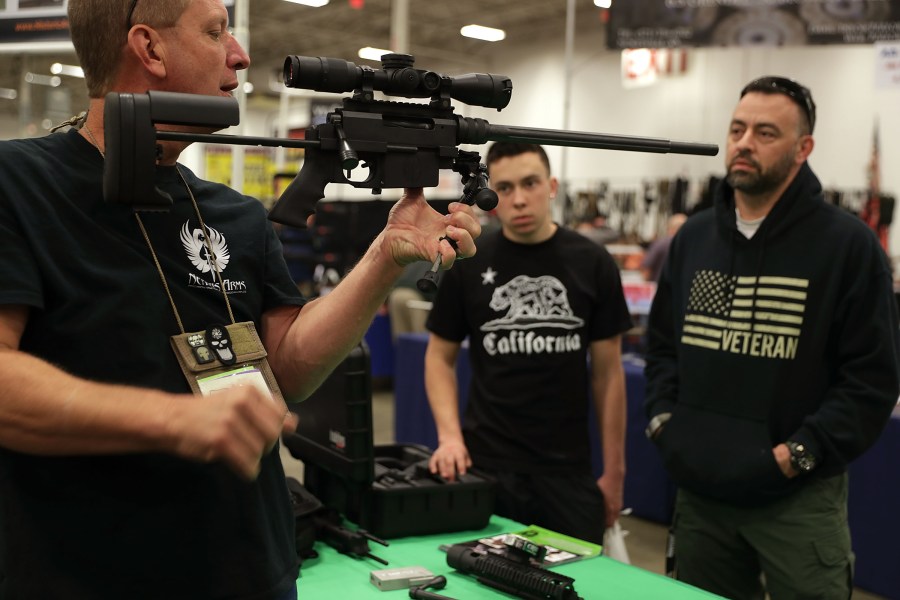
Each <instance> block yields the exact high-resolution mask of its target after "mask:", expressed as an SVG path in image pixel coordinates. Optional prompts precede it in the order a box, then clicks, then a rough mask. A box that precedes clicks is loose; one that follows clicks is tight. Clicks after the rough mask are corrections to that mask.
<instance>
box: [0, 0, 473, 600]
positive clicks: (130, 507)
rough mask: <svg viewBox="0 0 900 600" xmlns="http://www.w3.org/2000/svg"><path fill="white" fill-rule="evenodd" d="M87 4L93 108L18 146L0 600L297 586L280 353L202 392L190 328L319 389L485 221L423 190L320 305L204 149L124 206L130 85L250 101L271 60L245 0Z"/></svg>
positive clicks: (219, 593)
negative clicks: (115, 108)
mask: <svg viewBox="0 0 900 600" xmlns="http://www.w3.org/2000/svg"><path fill="white" fill-rule="evenodd" d="M68 17H69V25H70V29H71V34H72V39H73V42H74V44H75V48H76V51H77V52H78V56H79V59H80V61H81V65H82V67H83V68H84V71H85V82H86V84H87V87H88V91H89V95H90V110H89V113H88V114H87V115H86V118H85V117H82V118H75V119H73V120H72V121H70V123H74V124H75V125H76V128H73V129H70V130H68V131H67V132H63V133H54V134H51V135H48V136H45V137H42V138H34V139H24V140H11V141H3V142H0V238H2V240H3V244H2V247H0V275H2V279H3V285H2V287H0V356H2V360H0V380H2V381H3V385H2V386H0V481H2V482H3V491H2V493H0V598H4V599H10V600H12V599H16V600H31V599H35V600H37V599H46V598H66V599H67V600H88V599H90V600H97V599H105V598H109V599H116V600H118V599H122V598H129V599H148V600H150V599H152V600H158V599H160V598H166V599H169V600H171V599H185V600H187V599H190V600H197V599H200V598H203V599H206V600H211V599H213V600H214V599H225V598H228V599H230V600H234V599H251V598H252V599H254V600H287V599H291V600H295V599H296V597H297V590H296V581H297V576H298V560H297V554H296V548H295V541H294V528H295V524H294V514H293V509H292V506H291V501H290V498H289V495H288V490H287V486H286V482H285V476H284V470H283V468H282V464H281V460H280V457H279V452H278V448H277V446H278V440H279V436H280V435H281V433H282V432H283V431H292V430H293V429H294V427H295V426H296V422H297V421H296V418H295V417H294V416H293V414H292V413H291V412H290V411H288V410H287V407H286V406H285V404H284V402H283V401H279V400H278V398H279V396H278V394H277V390H276V387H275V386H273V385H272V384H271V383H270V382H269V381H268V380H264V378H263V377H262V373H263V372H264V369H265V364H266V363H265V362H263V360H262V359H259V358H258V357H257V359H254V360H253V364H254V366H255V367H256V368H257V370H256V372H255V374H254V372H253V371H249V370H243V369H239V368H236V370H234V371H230V372H229V373H230V375H231V377H228V378H225V379H228V380H231V381H236V382H238V384H237V385H235V386H232V387H226V386H223V387H225V389H222V390H221V391H217V392H216V393H215V394H212V395H202V394H196V395H194V394H192V393H190V392H191V389H192V385H194V384H195V383H197V382H196V381H195V380H192V379H191V378H196V375H195V372H193V371H191V370H190V369H192V368H193V366H191V365H193V363H194V362H195V361H194V359H192V358H186V357H190V356H191V351H190V350H188V354H187V355H185V354H178V357H176V353H175V352H174V351H173V347H172V344H170V342H174V343H175V345H176V346H177V344H178V340H181V339H185V338H183V337H182V336H181V335H180V334H181V333H189V334H191V336H190V337H189V338H187V339H189V340H190V344H191V347H192V348H195V349H196V351H195V352H194V353H193V356H194V358H195V359H196V362H197V363H200V362H202V361H206V362H208V361H209V360H216V361H219V362H218V363H216V364H221V365H223V368H227V365H228V361H233V359H234V358H235V353H240V352H241V351H240V350H237V348H238V347H239V346H240V347H241V348H243V347H248V348H251V349H253V351H254V353H255V354H262V355H266V354H267V356H268V361H267V362H268V365H269V366H270V368H271V371H272V372H274V377H275V379H276V380H277V383H278V386H280V389H281V391H283V392H284V396H285V397H286V398H287V399H289V400H291V399H292V400H302V399H303V398H305V397H307V396H308V395H309V394H310V393H311V392H312V391H313V390H314V389H315V388H316V387H317V386H318V385H319V384H320V383H321V382H322V380H323V379H324V378H325V377H326V376H327V375H328V374H329V372H330V371H331V370H332V369H333V368H334V367H335V366H336V365H337V364H338V363H339V362H340V361H341V360H343V358H344V357H345V356H346V354H347V353H348V351H349V350H350V349H351V348H353V347H354V346H355V345H356V344H357V343H358V341H359V340H360V339H361V338H362V336H363V334H364V333H365V331H366V328H367V327H368V325H369V323H370V322H371V320H372V318H373V315H374V313H375V310H376V309H377V308H378V307H379V306H381V305H382V303H383V302H384V300H385V298H386V296H387V293H388V291H389V290H390V289H391V286H392V285H393V283H394V281H395V280H396V279H397V278H398V277H399V276H400V273H401V272H402V270H403V268H404V266H405V265H406V264H408V263H410V262H413V261H418V260H426V261H429V264H430V261H432V260H433V259H434V257H435V255H436V254H440V256H441V257H442V262H443V266H444V267H445V268H447V267H449V266H450V265H452V264H453V262H454V260H455V259H456V257H457V252H459V256H462V257H467V256H471V255H473V254H474V252H475V245H474V241H473V238H474V237H476V236H477V235H478V232H479V226H478V224H477V222H476V221H475V219H474V215H473V213H472V210H471V208H470V207H467V206H465V205H462V204H457V205H451V206H450V214H448V215H442V214H439V213H438V212H436V211H434V210H433V209H432V208H431V207H429V206H428V204H427V203H426V201H425V198H424V197H423V196H422V193H421V191H420V190H408V191H407V193H406V194H405V196H404V197H403V198H402V199H401V200H399V201H398V203H397V204H396V205H395V206H394V208H393V211H392V213H391V216H390V217H389V219H388V223H387V225H386V226H385V228H384V229H383V231H382V232H381V234H380V235H379V236H378V238H377V239H376V240H375V241H374V242H373V243H372V245H371V247H370V248H369V251H368V252H367V253H366V254H365V256H364V257H363V258H362V259H361V260H360V261H359V263H358V264H357V266H356V268H355V269H354V270H353V271H352V272H351V273H350V274H349V275H348V276H347V277H345V278H344V280H343V281H342V282H341V284H340V285H338V286H337V288H336V289H335V290H334V291H332V293H331V294H329V295H328V296H327V297H323V298H320V299H316V300H313V301H310V302H304V299H303V298H302V297H301V296H300V294H299V292H298V290H297V287H296V286H295V285H294V282H293V281H292V280H291V277H290V274H289V272H288V269H287V266H286V264H285V261H284V257H283V254H282V248H281V244H280V243H279V242H278V239H277V236H276V234H275V231H274V229H273V227H272V224H271V223H270V222H269V221H268V220H267V219H266V214H265V209H264V208H263V205H262V204H261V203H260V202H258V201H257V200H255V199H252V198H248V197H246V196H243V195H241V194H240V193H238V192H236V191H234V190H231V189H229V188H227V187H226V186H223V185H219V184H214V183H211V182H208V181H203V180H201V179H199V178H197V177H196V176H195V175H194V174H193V173H192V172H191V171H190V170H189V169H188V168H187V167H185V166H184V165H181V164H178V163H177V159H178V156H179V154H180V152H181V151H182V150H183V149H184V146H185V145H186V144H182V143H179V142H171V141H168V142H160V144H159V146H160V150H159V159H158V164H157V165H156V166H155V167H154V166H153V165H147V166H148V168H155V171H156V180H155V184H156V185H157V186H158V187H159V188H160V189H162V190H164V191H165V192H167V193H169V194H170V195H171V196H172V197H173V199H174V203H173V205H172V206H171V207H170V209H169V210H168V211H166V212H135V210H134V209H133V208H132V207H131V206H128V205H125V204H117V203H112V202H106V201H104V198H103V193H102V188H103V173H104V160H105V158H106V155H105V153H106V151H107V148H108V145H107V143H106V142H107V139H106V137H105V136H104V128H103V116H104V98H105V97H106V94H107V92H120V93H129V94H144V93H145V92H147V91H148V90H166V91H171V92H186V93H195V94H205V95H212V96H222V97H229V96H231V93H232V91H233V90H234V89H235V88H236V87H237V85H238V78H237V72H238V71H239V70H241V69H246V68H247V67H248V65H249V64H250V59H249V57H248V56H247V54H246V53H245V52H244V50H243V48H241V46H240V44H239V43H238V42H237V41H236V40H235V38H234V37H232V35H231V33H230V30H229V28H228V12H227V10H226V8H225V6H224V5H223V2H222V0H153V1H150V0H131V1H124V2H123V1H121V0H69V2H68ZM180 129H181V130H182V131H184V130H187V128H186V127H182V128H180ZM194 131H196V130H194ZM443 236H447V237H448V238H449V239H451V240H453V241H454V242H455V243H456V246H457V247H458V250H454V248H453V247H451V245H450V244H449V243H448V242H447V241H446V240H442V241H439V239H440V238H441V237H443ZM231 323H238V324H240V329H239V330H237V331H239V333H240V334H241V336H242V337H241V338H240V339H234V338H232V339H231V340H230V341H231V342H233V344H232V345H229V344H228V343H227V342H228V341H229V336H228V335H225V333H227V331H228V329H227V327H228V324H231ZM253 331H258V334H259V338H261V341H262V344H261V345H260V344H259V343H258V342H255V341H254V338H253V335H252V332H253ZM243 332H246V334H245V333H243ZM170 338H172V339H170ZM195 342H196V344H195ZM184 347H185V348H186V347H187V346H184ZM201 349H202V351H201ZM213 354H215V356H216V357H217V358H211V356H212V355H213ZM242 360H243V359H242ZM180 363H185V364H186V365H188V366H187V367H185V370H184V371H183V370H182V368H181V366H180ZM240 366H243V365H242V363H237V364H236V367H240ZM257 384H260V386H261V387H258V386H257ZM197 385H199V383H198V384H197Z"/></svg>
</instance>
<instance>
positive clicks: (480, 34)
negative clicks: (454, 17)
mask: <svg viewBox="0 0 900 600" xmlns="http://www.w3.org/2000/svg"><path fill="white" fill-rule="evenodd" d="M459 32H460V33H461V34H463V35H464V36H466V37H470V38H475V39H476V40H484V41H486V42H499V41H500V40H502V39H504V38H505V37H506V32H505V31H503V30H502V29H494V28H493V27H484V26H482V25H466V26H465V27H463V28H462V29H460V30H459Z"/></svg>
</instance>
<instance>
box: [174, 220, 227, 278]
mask: <svg viewBox="0 0 900 600" xmlns="http://www.w3.org/2000/svg"><path fill="white" fill-rule="evenodd" d="M206 230H207V231H208V232H209V234H208V240H209V243H208V244H207V236H205V235H204V234H203V230H202V229H194V230H191V228H190V227H189V226H188V222H187V221H185V223H184V226H183V227H182V228H181V245H182V246H184V250H185V252H187V255H188V258H189V259H190V260H191V264H193V265H194V267H196V268H197V270H198V271H200V272H201V273H212V276H213V281H215V278H216V271H218V272H220V273H221V272H222V271H224V270H225V268H226V267H227V266H228V261H229V260H230V259H231V253H230V252H229V251H228V244H226V243H225V236H224V235H222V234H221V233H219V232H218V231H216V230H215V229H213V228H212V227H208V226H207V227H206ZM210 250H211V251H212V254H211V255H210Z"/></svg>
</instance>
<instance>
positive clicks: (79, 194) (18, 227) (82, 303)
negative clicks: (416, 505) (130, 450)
mask: <svg viewBox="0 0 900 600" xmlns="http://www.w3.org/2000/svg"><path fill="white" fill-rule="evenodd" d="M179 169H180V170H181V172H182V173H183V174H184V176H185V178H186V180H187V182H188V184H189V186H190V189H191V191H192V192H193V194H194V196H195V198H196V200H197V203H198V205H199V210H200V214H201V216H202V217H203V221H204V223H205V225H206V227H207V231H208V232H209V234H208V235H209V238H210V242H211V244H212V247H213V251H214V253H215V260H217V261H218V267H219V269H220V271H221V275H222V279H223V282H224V287H225V289H226V291H227V292H228V297H229V300H230V303H231V307H232V309H233V311H234V318H235V320H237V321H254V322H255V323H256V324H257V326H259V322H260V318H261V316H262V314H263V312H265V311H266V310H268V309H271V308H274V307H277V306H281V305H285V304H290V305H299V304H302V302H303V300H302V298H300V296H299V293H298V292H297V289H296V286H295V285H294V283H293V282H292V281H291V278H290V276H289V274H288V271H287V268H286V266H285V264H284V259H283V256H282V249H281V244H280V242H279V241H278V238H277V236H276V235H275V233H274V231H273V228H272V227H271V224H269V223H268V222H267V221H266V215H265V209H264V207H263V206H262V205H261V204H260V203H259V202H257V201H256V200H254V199H252V198H249V197H245V196H242V195H240V194H238V193H237V192H234V191H233V190H230V189H229V188H227V187H225V186H221V185H218V184H213V183H209V182H204V181H201V180H199V179H197V178H196V177H195V176H194V175H193V173H191V172H190V171H189V170H188V169H186V168H185V167H183V166H180V167H179ZM102 173H103V160H102V158H101V156H100V155H99V153H98V152H97V150H96V149H95V148H94V147H92V146H91V145H90V144H88V143H87V142H86V141H85V140H84V139H83V138H82V137H81V136H79V135H78V134H77V133H76V132H74V131H70V132H68V133H65V134H53V135H50V136H47V137H44V138H39V139H31V140H15V141H10V142H0V238H2V240H3V243H2V245H0V280H2V281H3V285H2V286H0V304H7V305H16V304H18V305H25V306H28V307H29V308H30V314H29V319H28V323H27V326H26V329H25V331H24V334H23V336H22V339H21V345H20V348H21V350H22V351H24V352H27V353H30V354H33V355H35V356H38V357H41V358H43V359H45V360H47V361H48V362H51V363H53V364H55V365H58V366H60V367H61V368H63V369H65V370H66V371H68V372H70V373H72V374H74V375H77V376H79V377H84V378H88V379H92V380H98V381H105V382H112V383H122V384H127V385H134V386H141V387H150V388H156V389H162V390H168V391H171V392H189V388H188V386H187V383H186V382H185V380H184V376H183V374H182V373H181V370H180V369H179V367H178V364H177V361H176V360H175V356H174V354H173V351H172V349H171V347H170V345H169V337H170V336H171V335H174V334H177V333H179V329H178V325H177V321H176V319H175V317H174V314H173V310H172V307H171V304H170V302H169V298H168V296H167V295H166V291H165V289H164V287H163V284H162V282H161V280H160V275H159V272H158V271H157V269H156V267H155V266H154V263H153V259H152V257H151V254H150V250H149V248H148V244H147V242H146V241H145V239H144V237H143V235H142V233H141V231H140V229H139V227H138V223H137V220H136V219H135V216H134V211H133V210H132V209H131V207H129V206H126V205H112V204H108V203H106V202H104V200H103V198H102V193H101V190H102ZM157 185H158V187H160V189H162V190H164V191H166V192H168V193H169V194H171V195H172V197H173V199H174V204H173V206H172V208H171V209H170V210H168V211H165V212H155V213H142V214H141V219H142V221H143V223H144V225H145V227H146V230H147V235H148V237H149V239H150V242H151V244H152V246H153V250H154V251H155V253H156V255H157V257H158V258H159V261H160V264H161V266H162V270H163V272H164V273H165V277H166V282H167V284H168V287H169V290H170V291H171V294H172V297H173V299H174V303H175V305H176V307H177V309H178V312H179V314H180V317H181V319H182V321H183V324H184V327H185V329H186V330H187V331H196V330H202V329H206V327H207V326H208V325H211V324H214V323H222V324H226V323H228V322H230V319H229V316H228V312H227V309H226V305H225V300H224V298H223V295H222V292H221V289H220V288H221V286H220V285H219V283H218V281H217V279H216V276H215V271H214V269H213V268H212V260H211V259H210V257H209V254H208V252H207V250H206V247H205V244H204V243H203V234H202V233H201V232H202V229H201V226H200V224H199V222H198V219H197V216H196V213H195V210H194V207H193V205H192V203H191V201H190V198H189V195H188V191H187V189H186V188H185V184H184V182H182V180H181V177H180V176H179V174H178V172H177V171H176V169H175V167H167V168H166V167H163V168H158V169H157ZM59 392H60V393H61V394H62V393H65V390H60V391H59ZM0 485H2V490H3V491H2V493H0V597H3V598H6V597H9V598H51V597H65V598H106V597H109V598H191V599H196V598H244V599H250V598H253V599H256V598H259V599H263V598H270V597H273V596H274V595H275V594H277V593H278V592H280V591H282V590H284V589H286V588H287V586H288V585H291V584H292V582H293V580H294V579H296V577H297V564H296V554H295V552H294V540H293V533H294V532H293V513H292V510H291V507H290V501H289V498H288V495H287V489H286V486H285V482H284V471H283V469H282V465H281V461H280V458H279V455H278V451H277V449H276V450H275V451H273V452H272V453H271V454H269V455H268V456H267V457H266V458H265V459H264V461H263V465H262V472H261V473H260V475H259V477H258V478H257V479H256V480H255V481H253V482H249V483H248V482H245V481H243V480H242V479H240V478H239V477H238V476H237V475H235V474H233V473H232V472H231V471H230V470H229V469H228V468H227V467H225V466H224V465H221V464H200V463H194V462H191V461H185V460H182V459H179V458H177V457H175V456H170V455H162V454H152V453H143V454H134V455H123V456H84V457H80V456H72V457H58V456H37V455H27V454H22V453H18V452H14V451H12V450H8V449H3V448H0Z"/></svg>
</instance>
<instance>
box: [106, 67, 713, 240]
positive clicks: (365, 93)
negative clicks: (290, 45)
mask: <svg viewBox="0 0 900 600" xmlns="http://www.w3.org/2000/svg"><path fill="white" fill-rule="evenodd" d="M381 63H382V68H381V69H380V70H377V69H372V68H370V67H365V66H357V65H356V64H354V63H352V62H348V61H345V60H341V59H338V58H324V57H309V56H288V57H287V58H286V59H285V63H284V83H285V85H286V86H288V87H291V88H301V89H309V90H314V91H319V92H334V93H345V92H353V94H352V96H350V97H347V98H343V99H342V106H341V107H340V108H336V109H334V111H333V112H330V113H329V114H328V115H327V117H326V120H325V122H324V123H321V124H318V125H314V126H311V127H309V128H307V129H306V131H305V139H282V138H266V137H251V136H234V135H224V134H212V133H194V132H192V131H171V130H157V129H155V127H154V125H156V124H166V125H176V126H180V127H182V129H183V128H184V127H185V126H187V127H190V128H201V129H210V130H212V131H215V130H218V129H223V128H225V127H229V126H232V125H237V124H238V122H239V116H240V111H239V108H238V104H237V101H236V100H235V99H234V98H228V97H215V96H199V95H191V94H178V93H173V92H159V91H150V92H147V93H146V94H126V93H116V92H111V93H110V94H108V95H107V96H106V103H105V109H104V128H105V135H106V156H107V160H106V166H105V172H104V180H103V193H104V197H105V198H106V200H107V201H109V202H115V203H125V204H130V205H133V206H134V209H135V210H166V209H167V208H168V207H169V206H170V205H171V203H172V198H171V197H169V196H168V195H167V194H165V193H164V192H162V191H160V190H158V189H157V188H156V186H155V185H154V182H153V178H154V169H153V167H154V165H155V162H156V160H157V156H158V149H157V142H158V141H166V140H169V141H181V142H195V141H199V142H210V143H217V144H237V145H251V146H281V147H288V148H303V149H305V152H304V161H303V166H302V167H301V169H300V173H299V174H298V175H297V177H295V178H294V180H293V181H292V182H291V184H290V185H289V186H288V187H287V188H286V189H285V190H284V192H283V193H282V194H281V197H280V198H279V199H278V201H277V202H276V203H275V205H274V206H273V207H272V209H271V211H270V212H269V218H270V219H271V220H273V221H276V222H278V223H282V224H285V225H290V226H294V227H301V228H302V227H306V219H307V217H309V216H310V215H311V214H313V213H314V212H315V209H316V203H317V202H318V201H319V200H321V199H322V198H323V196H324V195H325V187H326V186H327V185H328V184H329V183H345V184H350V185H352V186H354V187H357V188H369V189H371V190H372V191H373V193H375V194H378V193H381V191H382V190H383V189H385V188H414V187H434V186H437V185H438V178H439V172H440V170H441V169H452V170H453V171H455V172H457V173H459V175H460V177H461V179H462V183H463V184H464V185H463V194H462V198H460V200H461V201H462V202H465V203H467V204H470V205H471V204H477V205H478V206H479V208H482V209H483V210H490V209H492V208H493V207H494V206H496V204H497V195H496V194H495V193H494V192H493V191H492V190H490V189H489V188H488V186H487V184H488V176H487V168H486V166H485V165H484V164H483V163H482V162H481V156H480V155H479V154H478V153H477V152H472V151H466V150H460V149H459V148H458V146H459V145H460V144H470V145H480V144H484V143H486V142H489V141H515V142H529V143H536V144H547V145H552V146H574V147H579V148H595V149H605V150H627V151H634V152H655V153H673V154H694V155H703V156H715V155H716V154H717V153H718V151H719V148H718V146H716V145H712V144H699V143H692V142H673V141H669V140H663V139H657V138H643V137H628V136H621V135H611V134H598V133H586V132H574V131H564V130H554V129H535V128H530V127H514V126H506V125H491V124H490V123H488V122H487V121H485V120H484V119H479V118H470V117H463V116H460V115H457V114H454V108H453V106H452V105H451V100H458V101H460V102H463V103H465V104H470V105H475V106H483V107H486V108H496V109H497V110H498V111H499V110H501V109H503V108H505V107H506V106H507V105H508V104H509V101H510V99H511V97H512V82H511V81H510V79H509V78H508V77H505V76H502V75H491V74H484V73H471V74H468V75H461V76H456V77H450V76H446V75H441V74H438V73H435V72H434V71H425V70H422V69H416V68H414V67H413V64H414V58H413V57H412V56H410V55H407V54H385V55H384V56H382V57H381ZM376 91H378V92H381V93H383V94H385V95H388V96H401V97H405V98H430V101H429V102H428V103H427V104H425V103H412V102H393V101H385V100H376V99H375V97H374V95H375V92H376ZM357 168H359V169H360V170H362V171H365V170H367V173H366V174H361V175H360V176H359V177H354V176H353V171H354V170H356V169H357Z"/></svg>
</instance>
